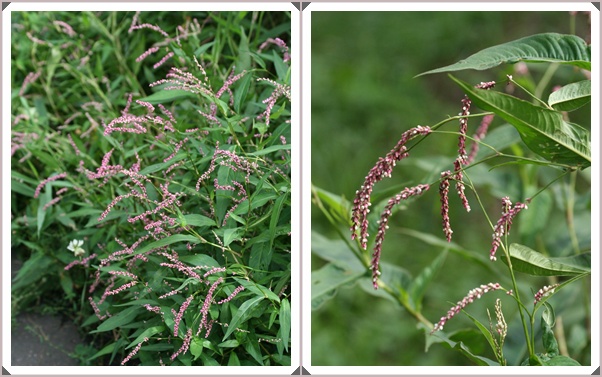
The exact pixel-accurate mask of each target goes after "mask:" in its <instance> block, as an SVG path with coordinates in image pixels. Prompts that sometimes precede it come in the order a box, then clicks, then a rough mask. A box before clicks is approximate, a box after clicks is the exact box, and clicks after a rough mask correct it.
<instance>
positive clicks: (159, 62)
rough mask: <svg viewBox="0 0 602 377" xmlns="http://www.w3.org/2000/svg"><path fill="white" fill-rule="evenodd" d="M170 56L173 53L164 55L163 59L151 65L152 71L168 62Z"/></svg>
mask: <svg viewBox="0 0 602 377" xmlns="http://www.w3.org/2000/svg"><path fill="white" fill-rule="evenodd" d="M172 56H174V53H173V51H170V52H169V53H168V54H167V55H165V56H164V57H163V59H161V60H160V61H158V62H157V63H155V65H153V69H157V68H159V67H160V66H162V65H163V64H165V62H166V61H168V60H169V59H170V58H171V57H172Z"/></svg>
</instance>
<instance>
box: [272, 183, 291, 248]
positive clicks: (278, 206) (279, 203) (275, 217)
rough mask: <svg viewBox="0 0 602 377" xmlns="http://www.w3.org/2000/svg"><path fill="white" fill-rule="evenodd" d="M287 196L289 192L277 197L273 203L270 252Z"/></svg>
mask: <svg viewBox="0 0 602 377" xmlns="http://www.w3.org/2000/svg"><path fill="white" fill-rule="evenodd" d="M288 196H289V192H285V193H284V194H282V195H280V196H279V197H278V199H276V202H275V203H274V207H273V208H272V216H271V218H270V244H269V247H270V250H271V249H272V246H273V245H274V239H275V238H276V226H277V225H278V222H279V221H280V213H281V212H282V207H283V206H284V203H285V202H286V200H287V199H288ZM289 221H290V217H289Z"/></svg>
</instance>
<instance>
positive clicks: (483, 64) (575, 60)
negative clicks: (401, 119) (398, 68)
mask: <svg viewBox="0 0 602 377" xmlns="http://www.w3.org/2000/svg"><path fill="white" fill-rule="evenodd" d="M590 55H591V53H590V49H589V48H588V46H587V43H585V41H584V40H583V39H581V38H579V37H577V36H575V35H564V34H558V33H543V34H535V35H532V36H529V37H525V38H521V39H517V40H514V41H511V42H507V43H503V44H499V45H496V46H492V47H489V48H486V49H484V50H481V51H479V52H477V53H475V54H473V55H471V56H469V57H468V58H466V59H463V60H460V61H459V62H457V63H455V64H451V65H448V66H445V67H442V68H437V69H433V70H430V71H427V72H424V73H421V74H419V75H417V76H416V77H418V76H422V75H427V74H431V73H440V72H452V71H460V70H464V69H475V70H479V71H481V70H485V69H489V68H493V67H496V66H498V65H500V64H505V63H509V64H514V63H517V62H519V61H528V62H549V63H562V64H570V65H574V66H577V67H580V68H585V69H587V70H590V69H591V63H590Z"/></svg>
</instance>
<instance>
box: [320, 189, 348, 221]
mask: <svg viewBox="0 0 602 377" xmlns="http://www.w3.org/2000/svg"><path fill="white" fill-rule="evenodd" d="M311 192H312V196H314V200H313V201H314V202H316V201H319V202H318V204H319V205H318V206H319V208H320V210H322V212H324V214H325V215H327V217H328V219H329V220H331V218H332V219H333V220H335V221H336V222H333V221H332V220H331V223H332V225H335V226H338V225H343V226H345V228H349V226H350V225H351V204H350V203H349V201H348V200H346V199H345V198H343V197H341V196H339V195H335V194H333V193H330V192H328V191H326V190H323V189H321V188H319V187H317V186H314V185H312V186H311Z"/></svg>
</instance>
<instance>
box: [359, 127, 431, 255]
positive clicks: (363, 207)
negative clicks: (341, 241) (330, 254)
mask: <svg viewBox="0 0 602 377" xmlns="http://www.w3.org/2000/svg"><path fill="white" fill-rule="evenodd" d="M429 133H431V129H430V128H429V127H428V126H417V127H414V128H411V129H409V130H407V131H406V132H404V133H403V134H402V135H401V139H400V140H399V142H398V143H397V145H395V147H394V148H393V149H392V150H391V151H390V152H389V153H388V154H387V155H386V156H385V157H384V158H382V157H381V158H379V160H378V162H377V163H376V165H375V166H374V167H373V168H372V169H370V172H369V173H368V175H367V176H366V178H365V180H364V183H363V184H362V186H361V187H360V189H359V190H357V191H356V193H355V199H354V200H353V210H352V215H351V221H352V224H353V225H352V226H351V239H352V240H355V239H356V237H359V240H360V244H361V246H362V248H363V249H364V250H365V249H366V248H367V245H368V236H369V234H368V213H369V212H370V206H371V203H370V195H371V194H372V189H373V188H374V185H375V184H376V183H377V182H379V181H381V180H382V179H383V178H385V177H388V178H390V177H391V173H392V172H393V168H394V167H395V164H396V163H397V162H398V161H400V160H402V159H404V158H406V157H407V156H408V155H409V154H408V152H407V148H406V146H405V144H406V143H407V142H408V141H410V140H411V139H413V138H415V137H417V136H419V135H428V134H429Z"/></svg>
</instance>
